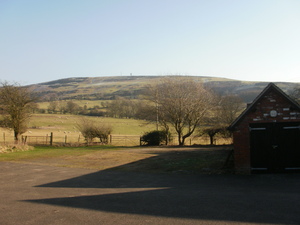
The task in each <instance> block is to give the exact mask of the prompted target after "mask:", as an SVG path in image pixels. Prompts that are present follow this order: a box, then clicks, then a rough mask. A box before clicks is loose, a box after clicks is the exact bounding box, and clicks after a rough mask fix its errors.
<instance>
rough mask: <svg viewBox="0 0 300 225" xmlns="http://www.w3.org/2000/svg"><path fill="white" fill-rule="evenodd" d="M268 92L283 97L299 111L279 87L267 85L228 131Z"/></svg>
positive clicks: (293, 101)
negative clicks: (271, 91) (273, 92)
mask: <svg viewBox="0 0 300 225" xmlns="http://www.w3.org/2000/svg"><path fill="white" fill-rule="evenodd" d="M270 90H273V91H275V92H277V93H278V94H279V95H281V96H283V97H284V98H285V99H286V100H287V101H288V102H290V104H291V105H292V106H293V107H294V108H295V109H297V110H300V105H299V104H298V103H297V102H296V101H295V100H294V99H292V98H291V97H290V96H288V95H287V94H286V93H284V92H283V91H282V90H281V89H280V88H279V87H277V86H276V85H275V84H274V83H269V84H268V86H267V87H265V89H264V90H263V91H262V92H261V93H260V94H259V95H258V96H257V97H256V98H255V99H254V100H253V102H252V103H251V104H250V105H249V106H248V107H247V108H246V109H245V110H244V111H243V112H242V113H241V114H240V115H239V116H238V117H237V118H236V119H235V121H233V123H232V124H231V125H230V126H229V127H228V129H229V130H232V129H234V127H235V126H237V124H238V123H239V122H240V121H242V120H243V119H244V117H245V116H246V115H247V114H248V113H249V112H251V111H252V109H253V108H254V107H255V105H256V104H257V103H258V102H259V101H260V100H261V99H262V98H263V97H264V96H265V95H266V93H268V92H269V91H270Z"/></svg>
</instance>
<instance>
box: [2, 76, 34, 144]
mask: <svg viewBox="0 0 300 225" xmlns="http://www.w3.org/2000/svg"><path fill="white" fill-rule="evenodd" d="M35 100H36V98H34V97H33V95H32V93H31V92H30V91H29V89H28V88H26V87H21V86H19V85H17V84H9V83H7V82H4V83H2V84H1V88H0V110H1V114H2V121H1V125H2V126H3V127H6V128H11V129H13V131H14V139H15V141H18V140H19V136H20V135H21V134H22V133H24V132H26V130H27V123H28V121H29V118H30V115H31V113H30V112H31V106H32V105H31V103H33V102H34V101H35Z"/></svg>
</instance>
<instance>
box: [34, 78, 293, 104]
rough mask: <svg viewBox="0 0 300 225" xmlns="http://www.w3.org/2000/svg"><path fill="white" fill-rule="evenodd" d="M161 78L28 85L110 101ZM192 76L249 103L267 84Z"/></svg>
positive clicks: (52, 96) (45, 94)
mask: <svg viewBox="0 0 300 225" xmlns="http://www.w3.org/2000/svg"><path fill="white" fill-rule="evenodd" d="M178 77H179V76H178ZM185 77H189V76H185ZM161 78H162V76H111V77H76V78H65V79H59V80H54V81H50V82H45V83H39V84H35V85H30V86H29V87H30V88H32V90H33V91H35V92H38V93H39V96H40V97H41V99H42V100H43V101H50V100H57V99H60V100H67V99H76V100H82V99H86V100H111V99H114V98H115V97H116V96H122V97H126V98H131V99H136V98H139V96H140V95H141V94H142V93H143V91H144V90H145V87H146V85H148V84H151V83H154V82H159V80H160V79H161ZM192 78H193V79H196V80H199V81H201V82H203V84H204V85H205V86H207V87H210V88H211V89H213V90H214V91H215V92H217V93H219V94H225V93H232V94H237V95H239V96H241V97H242V99H243V100H244V101H245V102H251V101H252V100H253V99H254V98H255V97H256V96H257V95H258V94H259V93H260V92H261V90H262V89H263V88H264V87H266V86H267V84H268V82H250V81H239V80H231V79H226V78H215V77H208V76H192ZM275 84H276V85H277V86H279V87H280V88H281V89H282V90H283V91H285V92H287V93H289V92H290V91H292V90H293V88H294V87H295V86H296V85H297V83H288V82H278V83H275Z"/></svg>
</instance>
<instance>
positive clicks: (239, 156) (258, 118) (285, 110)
mask: <svg viewBox="0 0 300 225" xmlns="http://www.w3.org/2000/svg"><path fill="white" fill-rule="evenodd" d="M271 110H276V111H277V113H278V114H277V116H276V117H271V116H270V111H271ZM296 121H300V112H299V111H296V110H295V109H293V108H292V104H291V102H290V101H288V100H287V99H286V98H285V96H283V95H281V94H280V93H278V92H277V91H274V90H272V89H271V90H269V91H268V92H266V93H265V95H264V96H262V97H261V98H260V99H259V100H258V101H257V102H256V104H255V105H254V107H251V108H250V109H249V111H248V112H247V114H246V115H245V117H244V118H242V119H241V120H240V121H239V123H238V124H237V126H236V127H235V130H234V133H233V141H234V158H235V168H236V171H237V172H238V173H250V171H251V165H250V131H249V124H250V123H276V122H296Z"/></svg>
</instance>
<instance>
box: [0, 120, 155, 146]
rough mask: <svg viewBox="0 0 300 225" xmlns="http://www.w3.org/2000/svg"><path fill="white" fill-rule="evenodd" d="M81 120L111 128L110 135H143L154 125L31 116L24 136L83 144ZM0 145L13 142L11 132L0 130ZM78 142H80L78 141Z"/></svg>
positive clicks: (140, 121) (138, 121)
mask: <svg viewBox="0 0 300 225" xmlns="http://www.w3.org/2000/svg"><path fill="white" fill-rule="evenodd" d="M83 119H89V120H93V121H94V122H95V123H104V124H109V125H111V126H112V128H113V130H112V135H136V136H140V135H143V134H144V133H145V132H148V131H151V130H154V129H155V128H156V126H155V124H151V123H148V122H146V121H144V120H134V119H118V118H110V117H87V116H79V115H65V114H64V115H62V114H33V115H32V117H31V119H30V122H29V124H28V127H29V128H28V130H27V132H26V133H24V134H23V135H24V136H34V137H35V136H47V135H49V136H50V134H51V133H53V135H54V137H55V139H56V141H57V142H64V139H65V138H66V136H67V140H68V143H75V142H84V139H83V137H82V135H81V133H80V132H79V130H78V124H80V123H82V121H83ZM0 132H1V133H0V134H1V135H0V143H3V142H4V141H5V142H13V131H12V130H8V129H3V128H0ZM78 140H80V141H78Z"/></svg>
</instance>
